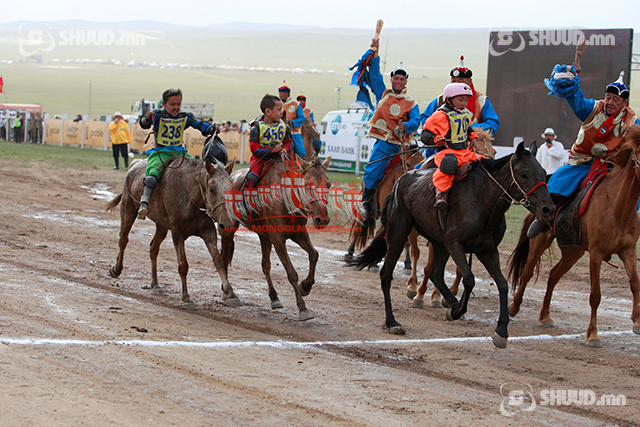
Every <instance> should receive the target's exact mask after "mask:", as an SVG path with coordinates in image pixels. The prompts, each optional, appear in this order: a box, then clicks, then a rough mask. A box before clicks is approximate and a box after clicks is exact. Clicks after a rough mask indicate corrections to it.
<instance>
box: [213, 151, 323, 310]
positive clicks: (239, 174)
mask: <svg viewBox="0 0 640 427" xmlns="http://www.w3.org/2000/svg"><path fill="white" fill-rule="evenodd" d="M330 164H331V157H327V158H326V159H325V161H324V162H321V161H320V159H319V158H317V157H315V158H314V159H313V160H311V161H306V160H303V159H300V158H299V157H297V160H294V161H287V162H286V165H285V161H284V159H283V160H277V161H271V163H270V167H269V169H268V171H267V172H266V173H265V174H264V176H262V177H261V178H260V181H258V183H257V190H259V191H260V195H258V194H257V190H256V191H255V192H254V195H250V196H249V199H250V200H246V198H245V200H242V198H243V197H242V194H239V193H242V192H241V190H240V189H241V188H242V186H243V183H244V180H245V177H246V175H247V172H248V171H249V170H248V169H240V170H237V171H235V172H234V173H233V174H232V175H231V179H232V180H233V188H234V189H235V191H236V194H238V195H240V197H241V201H240V203H235V204H234V205H231V207H232V208H233V209H235V210H234V215H235V216H236V220H237V221H239V222H240V224H242V225H244V226H245V227H246V228H247V229H249V230H251V231H254V232H255V233H257V234H258V237H259V238H260V245H261V248H262V271H263V273H264V275H265V278H266V279H267V284H268V286H269V298H270V300H271V308H272V309H278V308H282V307H283V305H282V303H281V302H280V299H279V298H278V293H277V292H276V290H275V288H274V287H273V281H272V280H271V260H270V255H271V248H272V247H275V250H276V253H277V254H278V257H279V258H280V261H281V262H282V265H283V266H284V268H285V270H286V272H287V278H288V279H289V283H291V286H293V290H294V293H295V296H296V303H297V306H298V310H299V315H298V318H299V320H300V321H306V320H309V319H313V317H314V316H313V314H312V313H311V312H310V311H309V310H307V308H306V305H305V303H304V299H303V298H302V297H303V296H307V295H309V293H310V292H311V287H312V286H313V284H314V283H315V268H316V264H317V262H318V251H317V250H316V249H315V248H314V247H313V244H312V243H311V239H310V237H309V231H308V230H307V222H308V219H309V218H312V219H313V223H314V227H316V228H322V227H326V225H327V224H328V223H329V221H330V218H329V214H328V210H327V206H326V196H327V192H328V189H329V187H331V182H330V181H329V178H327V175H326V169H327V168H328V167H329V165H330ZM301 180H304V184H302V183H301V182H300V181H301ZM280 182H287V183H288V184H287V185H284V186H281V185H280ZM296 182H297V184H296ZM265 184H266V185H265ZM295 186H297V187H298V188H297V189H296V188H294V187H295ZM300 186H301V187H302V188H300ZM269 188H270V190H268V189H269ZM298 190H300V191H298ZM264 194H267V195H266V196H264ZM247 205H248V207H247ZM228 207H229V205H228ZM245 208H247V210H246V211H244V212H241V211H242V210H243V209H245ZM234 233H235V229H233V230H230V232H228V233H225V234H224V235H223V242H225V241H228V240H232V239H233V234H234ZM288 239H291V240H292V241H294V242H295V243H297V244H298V246H300V247H301V248H302V249H303V250H304V251H305V252H307V254H308V255H309V272H308V275H307V277H306V278H305V279H304V280H303V281H302V282H301V283H298V273H297V272H296V270H295V268H294V267H293V264H292V262H291V259H290V258H289V254H288V253H287V246H286V241H287V240H288Z"/></svg>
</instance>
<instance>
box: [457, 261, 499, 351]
mask: <svg viewBox="0 0 640 427" xmlns="http://www.w3.org/2000/svg"><path fill="white" fill-rule="evenodd" d="M476 257H477V258H478V260H480V262H481V263H482V264H483V265H484V266H485V268H486V269H487V271H488V272H489V274H490V275H491V277H493V280H495V282H496V285H497V286H498V293H499V294H500V315H499V316H498V326H497V327H496V329H495V333H494V334H493V336H492V337H491V338H492V340H493V345H495V346H496V347H498V348H505V347H506V346H507V338H509V331H508V329H507V327H508V325H509V283H507V279H505V278H504V275H503V274H502V271H501V270H500V255H499V253H498V250H497V249H494V250H490V251H485V252H481V253H478V254H476ZM464 277H465V276H464V273H463V279H462V280H463V283H464V293H465V295H466V293H467V283H466V281H464ZM467 298H468V297H467ZM463 299H464V296H463Z"/></svg>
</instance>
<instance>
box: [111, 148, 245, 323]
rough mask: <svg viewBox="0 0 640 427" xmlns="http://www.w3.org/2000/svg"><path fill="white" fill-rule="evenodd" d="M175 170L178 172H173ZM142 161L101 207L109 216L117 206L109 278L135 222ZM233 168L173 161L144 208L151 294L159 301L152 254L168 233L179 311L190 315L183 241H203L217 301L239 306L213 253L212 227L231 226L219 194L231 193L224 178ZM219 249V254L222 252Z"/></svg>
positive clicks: (220, 259)
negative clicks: (150, 225)
mask: <svg viewBox="0 0 640 427" xmlns="http://www.w3.org/2000/svg"><path fill="white" fill-rule="evenodd" d="M176 164H178V165H179V166H175V165H176ZM146 168H147V160H146V159H145V160H142V161H137V162H134V164H133V165H132V166H131V168H129V170H128V172H127V176H126V177H125V182H124V189H123V191H122V192H121V193H120V194H118V195H117V196H116V197H115V198H114V199H113V200H111V201H110V202H109V203H108V204H107V206H106V209H107V211H112V210H113V209H114V208H115V207H116V206H117V205H118V204H120V203H121V202H122V204H121V205H120V239H119V242H118V246H119V252H118V257H117V260H116V264H115V265H114V266H112V267H111V268H110V269H109V275H110V276H111V277H114V278H117V277H119V276H120V273H122V269H123V259H124V250H125V248H126V247H127V243H128V242H129V232H130V231H131V227H132V226H133V223H134V221H135V220H136V217H137V212H138V207H139V206H140V197H141V195H142V188H143V184H142V180H143V179H144V177H145V170H146ZM232 169H233V162H232V163H230V164H229V165H228V166H227V167H226V168H225V166H224V164H222V163H220V162H219V161H217V160H214V161H213V162H212V161H211V160H205V161H204V162H202V161H198V160H195V159H192V158H189V157H184V158H182V159H175V160H174V161H173V162H171V163H169V165H168V166H167V168H166V169H165V172H164V175H163V177H162V179H161V180H160V182H159V183H158V185H157V187H156V188H155V191H154V192H153V196H152V197H151V201H150V203H149V214H148V218H149V219H151V220H152V221H153V222H155V224H156V232H155V235H154V236H153V239H152V240H151V247H150V251H149V253H150V257H151V292H152V293H153V294H154V295H163V294H164V292H163V290H162V288H161V287H160V285H159V284H158V266H157V260H158V252H159V250H160V244H161V243H162V241H163V240H164V238H165V237H166V236H167V232H168V231H169V230H171V236H172V238H173V246H174V248H175V250H176V255H177V258H178V272H179V273H180V280H181V281H182V306H183V308H185V309H188V310H193V309H195V308H196V307H195V304H194V303H193V301H191V299H190V298H189V292H188V290H187V272H188V271H189V264H188V263H187V257H186V253H185V247H184V241H185V240H186V239H187V238H188V237H189V236H199V237H200V238H201V239H202V240H204V242H205V244H206V246H207V249H208V250H209V253H210V254H211V257H212V259H213V263H214V265H215V267H216V270H217V271H218V274H219V275H220V278H221V279H222V291H223V293H224V295H223V301H224V302H225V304H226V305H228V306H238V305H240V300H239V299H238V297H237V296H236V294H235V293H234V291H233V288H232V287H231V284H230V283H229V279H228V277H227V269H226V265H225V260H224V259H223V257H222V256H221V255H220V252H218V248H217V234H216V223H218V224H220V226H223V227H231V226H233V222H232V221H231V219H230V217H229V215H228V213H227V209H226V208H225V192H226V191H228V190H229V189H230V188H231V178H230V176H229V174H230V172H231V170H232ZM225 249H226V248H225V247H224V245H223V252H225Z"/></svg>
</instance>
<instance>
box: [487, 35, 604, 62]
mask: <svg viewBox="0 0 640 427" xmlns="http://www.w3.org/2000/svg"><path fill="white" fill-rule="evenodd" d="M580 37H584V38H585V42H586V44H587V46H615V45H616V37H615V35H613V34H611V33H609V34H606V33H594V34H591V35H589V36H588V37H587V36H585V34H584V32H582V31H581V30H533V31H513V30H512V31H497V32H492V33H491V40H490V41H489V54H490V55H492V56H501V55H504V54H505V53H507V52H508V51H510V50H511V51H514V52H520V51H522V50H524V48H525V47H527V46H560V45H564V46H577V45H578V40H580Z"/></svg>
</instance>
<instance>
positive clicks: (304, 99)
mask: <svg viewBox="0 0 640 427" xmlns="http://www.w3.org/2000/svg"><path fill="white" fill-rule="evenodd" d="M306 100H307V97H306V96H304V95H303V94H302V92H300V95H298V97H297V98H296V101H306Z"/></svg>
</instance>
